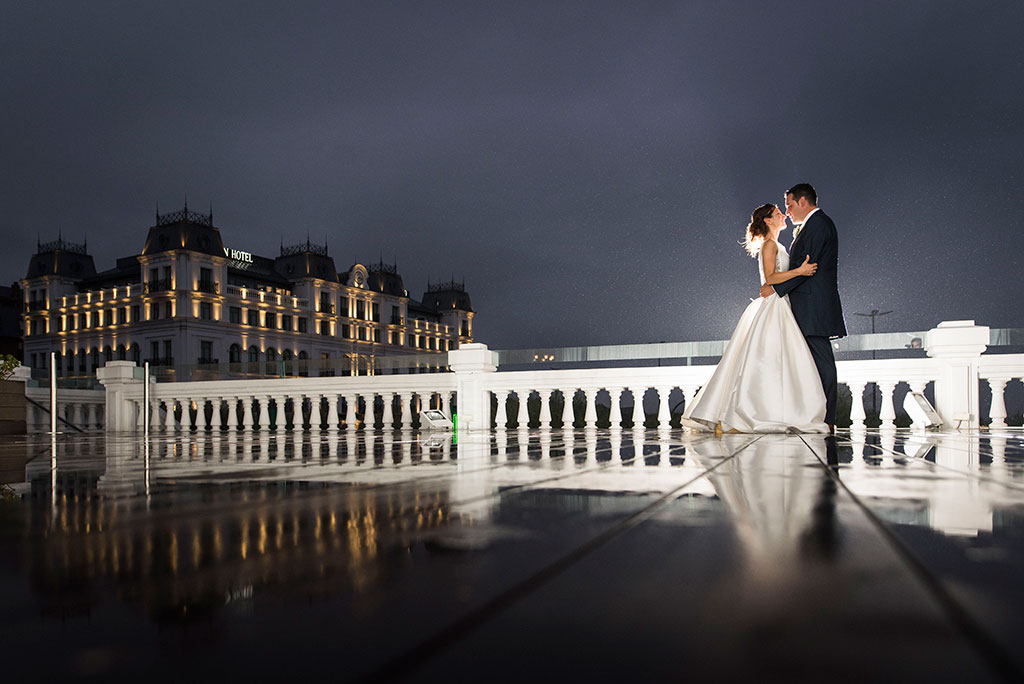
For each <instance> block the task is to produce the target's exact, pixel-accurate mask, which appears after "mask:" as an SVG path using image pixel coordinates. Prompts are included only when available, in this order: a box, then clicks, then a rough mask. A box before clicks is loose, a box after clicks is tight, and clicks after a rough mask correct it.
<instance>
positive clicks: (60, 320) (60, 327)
mask: <svg viewBox="0 0 1024 684" xmlns="http://www.w3.org/2000/svg"><path fill="white" fill-rule="evenodd" d="M57 330H58V331H60V332H64V317H63V316H57Z"/></svg>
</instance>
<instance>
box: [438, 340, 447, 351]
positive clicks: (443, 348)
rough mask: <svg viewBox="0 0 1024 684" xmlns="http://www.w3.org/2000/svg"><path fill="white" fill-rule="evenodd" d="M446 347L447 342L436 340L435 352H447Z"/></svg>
mask: <svg viewBox="0 0 1024 684" xmlns="http://www.w3.org/2000/svg"><path fill="white" fill-rule="evenodd" d="M447 347H448V340H438V344H437V350H438V351H448V349H447Z"/></svg>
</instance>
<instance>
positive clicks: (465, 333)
mask: <svg viewBox="0 0 1024 684" xmlns="http://www.w3.org/2000/svg"><path fill="white" fill-rule="evenodd" d="M459 334H460V335H462V336H463V337H469V321H462V332H461V333H459Z"/></svg>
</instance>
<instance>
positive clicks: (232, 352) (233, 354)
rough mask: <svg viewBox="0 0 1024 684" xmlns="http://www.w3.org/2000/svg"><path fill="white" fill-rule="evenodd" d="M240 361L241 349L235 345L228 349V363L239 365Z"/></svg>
mask: <svg viewBox="0 0 1024 684" xmlns="http://www.w3.org/2000/svg"><path fill="white" fill-rule="evenodd" d="M241 360H242V347H241V346H240V345H237V344H233V345H231V347H230V348H229V349H228V363H239V362H241Z"/></svg>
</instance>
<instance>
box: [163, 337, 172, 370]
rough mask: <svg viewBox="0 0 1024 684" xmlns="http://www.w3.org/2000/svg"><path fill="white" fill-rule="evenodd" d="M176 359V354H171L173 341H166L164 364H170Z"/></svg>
mask: <svg viewBox="0 0 1024 684" xmlns="http://www.w3.org/2000/svg"><path fill="white" fill-rule="evenodd" d="M173 358H174V354H172V353H171V340H164V363H167V364H170V362H171V360H172V359H173Z"/></svg>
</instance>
